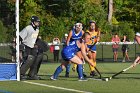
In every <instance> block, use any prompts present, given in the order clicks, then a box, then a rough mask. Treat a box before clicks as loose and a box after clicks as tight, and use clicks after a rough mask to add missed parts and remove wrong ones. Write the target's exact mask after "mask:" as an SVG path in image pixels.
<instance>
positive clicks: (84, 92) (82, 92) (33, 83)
mask: <svg viewBox="0 0 140 93" xmlns="http://www.w3.org/2000/svg"><path fill="white" fill-rule="evenodd" d="M23 82H24V83H29V84H32V85H38V86H44V87H50V88H55V89H61V90H67V91H73V92H78V93H93V92H87V91H81V90H75V89H69V88H63V87H57V86H52V85H47V84H41V83H35V82H29V81H23Z"/></svg>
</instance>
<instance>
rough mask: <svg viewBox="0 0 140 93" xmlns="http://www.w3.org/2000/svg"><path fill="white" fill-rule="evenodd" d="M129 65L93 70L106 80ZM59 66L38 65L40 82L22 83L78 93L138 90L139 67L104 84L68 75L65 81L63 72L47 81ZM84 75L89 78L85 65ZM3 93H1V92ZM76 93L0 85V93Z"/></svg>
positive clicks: (133, 92)
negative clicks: (80, 79) (56, 77)
mask: <svg viewBox="0 0 140 93" xmlns="http://www.w3.org/2000/svg"><path fill="white" fill-rule="evenodd" d="M130 64H131V63H120V62H104V63H101V62H100V63H98V65H97V68H98V69H99V71H100V72H101V74H102V76H103V77H109V76H112V75H113V74H115V73H117V72H119V71H121V70H122V69H124V68H127V67H128V66H130ZM59 65H60V63H46V64H42V65H41V69H40V71H39V75H40V77H41V78H42V80H26V81H28V82H36V83H41V84H47V85H49V86H57V87H63V88H68V89H75V90H80V91H87V92H93V93H139V86H140V71H139V69H140V66H139V65H138V66H137V67H135V68H132V69H130V70H128V71H127V72H125V73H123V74H120V75H119V76H117V77H116V78H114V79H112V80H110V81H108V82H106V81H96V80H92V79H89V80H88V81H86V82H79V81H77V80H78V78H77V76H78V75H77V73H76V72H73V71H72V70H71V71H70V77H69V78H65V77H64V75H65V70H64V71H63V72H62V73H61V74H60V75H59V78H58V80H56V81H51V80H50V76H51V74H53V73H54V71H55V69H56V67H57V66H59ZM85 72H86V74H87V75H88V76H89V67H88V65H87V64H86V65H85ZM1 91H5V92H1ZM10 92H11V93H77V92H74V91H68V90H63V89H56V88H50V87H46V86H39V85H32V84H28V83H25V82H23V81H20V82H19V81H1V82H0V93H10Z"/></svg>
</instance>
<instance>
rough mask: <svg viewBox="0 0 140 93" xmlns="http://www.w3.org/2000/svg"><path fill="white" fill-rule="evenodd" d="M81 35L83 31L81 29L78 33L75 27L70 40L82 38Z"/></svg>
mask: <svg viewBox="0 0 140 93" xmlns="http://www.w3.org/2000/svg"><path fill="white" fill-rule="evenodd" d="M81 37H82V31H80V32H79V33H77V34H76V33H75V29H72V37H71V39H70V42H72V41H76V40H80V39H81Z"/></svg>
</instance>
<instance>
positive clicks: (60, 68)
mask: <svg viewBox="0 0 140 93" xmlns="http://www.w3.org/2000/svg"><path fill="white" fill-rule="evenodd" d="M67 64H68V62H62V63H61V65H60V66H58V67H57V68H56V70H55V72H54V74H53V75H52V76H51V79H52V80H56V79H57V78H58V75H59V74H60V73H61V72H62V71H63V69H64V68H65V66H66V65H67Z"/></svg>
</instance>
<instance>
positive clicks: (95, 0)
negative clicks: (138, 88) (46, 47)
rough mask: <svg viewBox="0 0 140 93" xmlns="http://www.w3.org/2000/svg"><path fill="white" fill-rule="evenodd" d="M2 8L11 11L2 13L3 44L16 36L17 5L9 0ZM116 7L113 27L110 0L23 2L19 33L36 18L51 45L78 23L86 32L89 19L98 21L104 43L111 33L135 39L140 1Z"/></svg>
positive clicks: (119, 0) (121, 1)
mask: <svg viewBox="0 0 140 93" xmlns="http://www.w3.org/2000/svg"><path fill="white" fill-rule="evenodd" d="M0 6H4V7H2V9H1V10H3V8H4V9H7V11H10V12H8V13H6V12H1V13H0V16H1V18H0V19H2V21H3V24H4V27H5V34H7V38H6V39H5V40H4V39H2V41H8V40H10V38H13V36H14V35H15V34H13V33H15V27H14V26H13V25H14V23H15V20H14V17H15V16H14V15H13V14H14V12H15V3H13V1H11V0H8V1H6V2H1V3H0ZM113 6H114V12H113V19H112V23H113V25H110V24H109V23H108V22H107V13H108V11H107V10H108V0H23V1H22V2H21V3H20V30H22V29H23V28H24V27H25V26H27V25H28V24H29V23H30V17H31V16H33V15H37V16H38V17H39V18H40V19H41V27H40V35H41V36H42V38H43V39H44V40H46V41H48V42H50V41H52V38H54V37H59V38H62V37H63V35H64V33H68V31H69V30H70V29H71V27H73V25H74V23H76V22H82V23H83V24H84V30H86V29H88V25H89V24H88V23H89V20H95V21H96V23H97V25H98V27H99V28H100V29H101V33H102V34H103V37H102V38H103V39H101V41H107V40H109V38H110V37H111V36H109V35H110V34H111V33H112V31H113V32H115V31H119V34H120V35H122V34H123V33H126V32H125V31H126V30H127V31H129V32H130V35H129V37H130V38H131V39H132V38H133V36H134V35H133V34H134V32H137V31H140V26H139V25H140V21H139V20H140V12H139V11H140V2H139V0H134V1H133V0H113ZM0 8H1V7H0ZM5 15H6V16H5ZM7 20H8V21H7ZM123 22H124V24H123ZM129 28H130V29H129ZM2 33H4V32H2ZM11 36H12V37H11Z"/></svg>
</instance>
